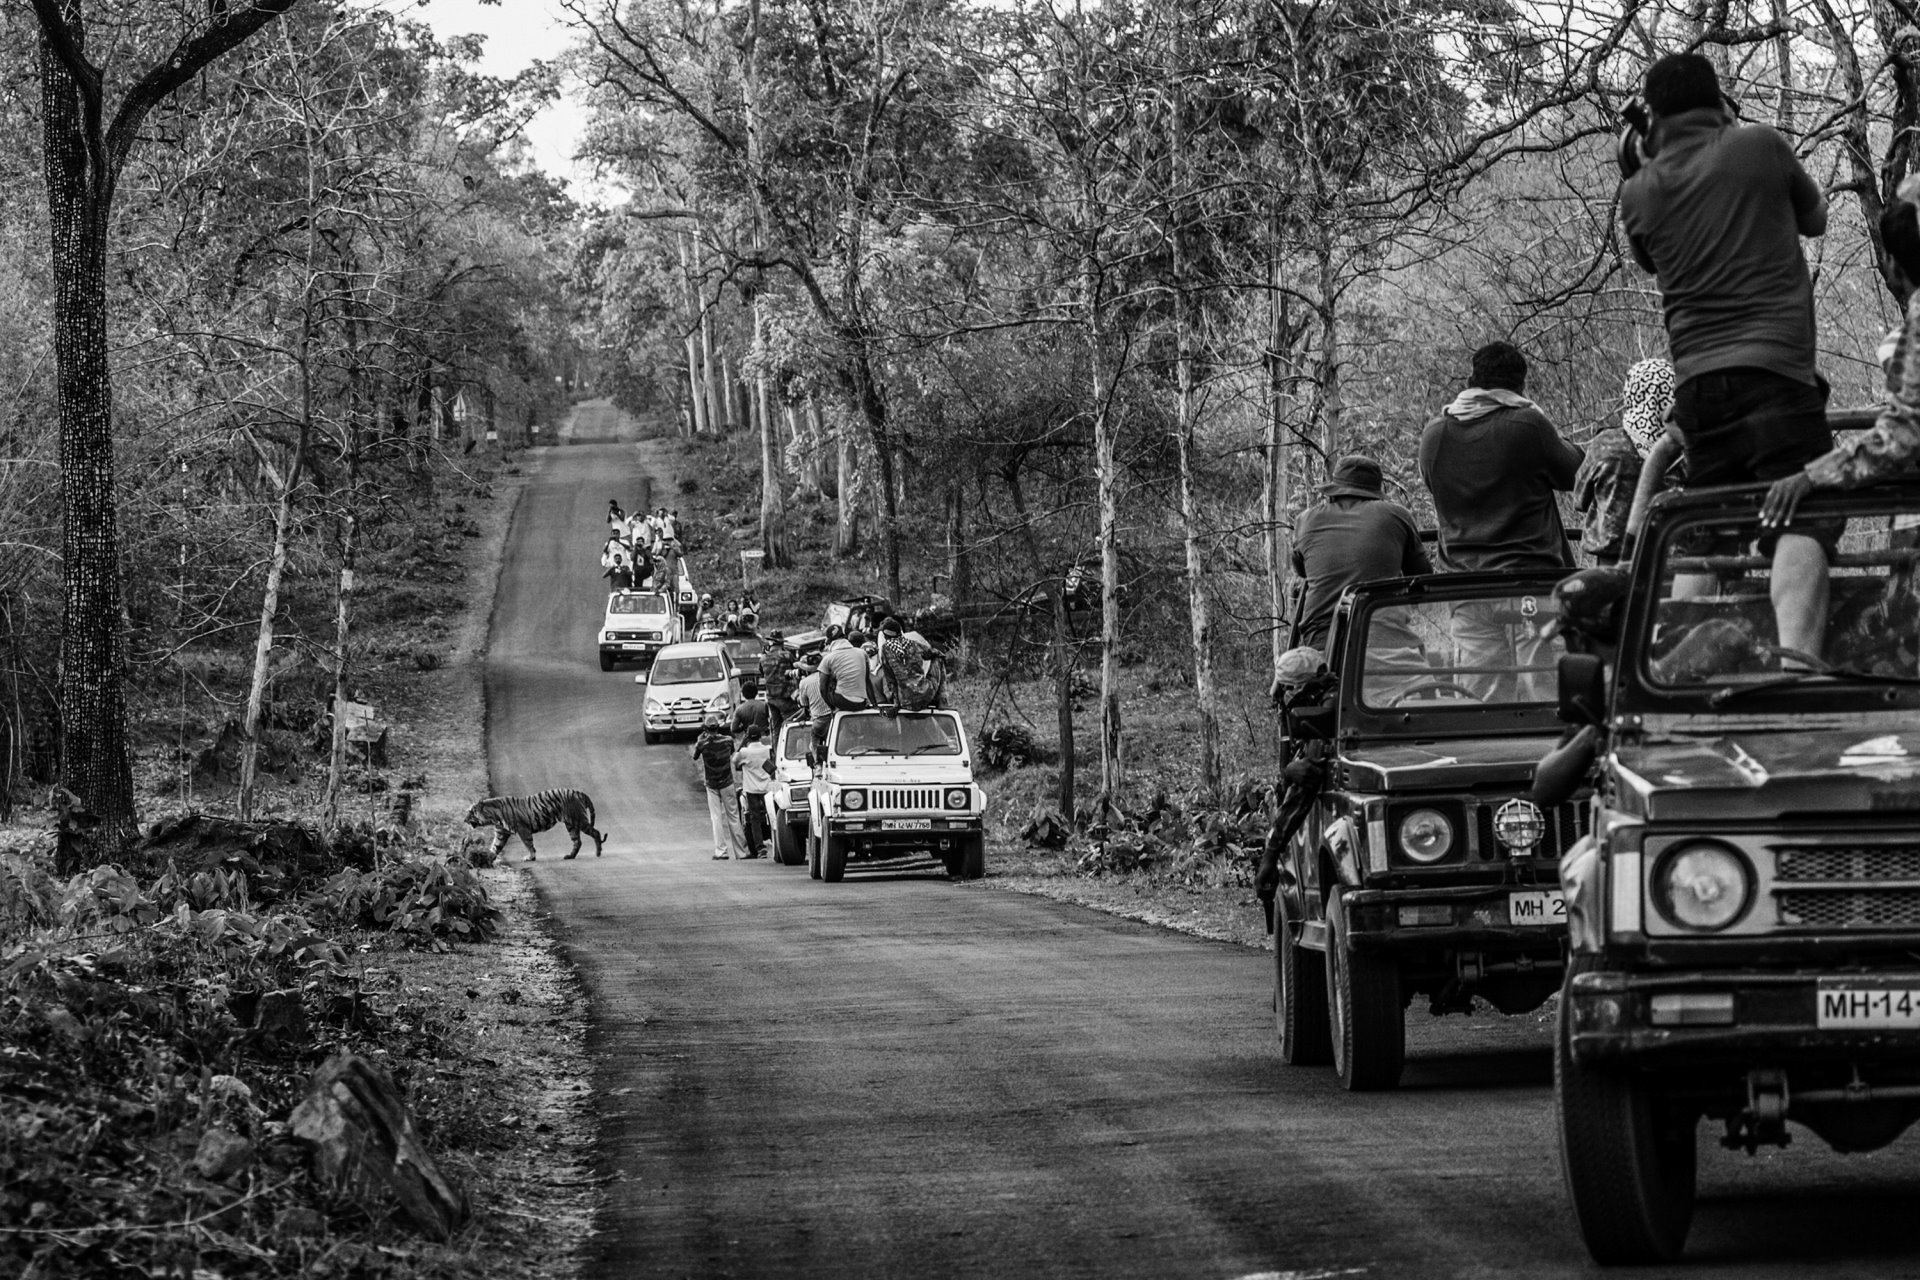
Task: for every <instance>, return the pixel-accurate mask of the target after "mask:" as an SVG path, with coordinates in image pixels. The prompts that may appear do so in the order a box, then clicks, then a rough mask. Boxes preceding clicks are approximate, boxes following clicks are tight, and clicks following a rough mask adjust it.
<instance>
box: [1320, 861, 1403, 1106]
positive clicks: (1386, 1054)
mask: <svg viewBox="0 0 1920 1280" xmlns="http://www.w3.org/2000/svg"><path fill="white" fill-rule="evenodd" d="M1349 934H1350V930H1349V926H1348V923H1347V903H1346V889H1345V887H1344V886H1336V887H1335V888H1334V890H1333V896H1332V897H1330V898H1329V899H1328V900H1327V959H1326V969H1327V1010H1328V1013H1329V1015H1330V1018H1329V1021H1330V1024H1331V1025H1330V1028H1329V1029H1330V1031H1331V1033H1332V1035H1331V1039H1332V1042H1333V1046H1332V1047H1333V1069H1334V1070H1335V1071H1336V1072H1338V1073H1339V1075H1340V1083H1342V1084H1344V1085H1345V1086H1346V1087H1347V1088H1348V1089H1350V1090H1352V1091H1353V1092H1355V1093H1361V1092H1368V1091H1372V1090H1379V1089H1397V1088H1399V1086H1400V1072H1401V1069H1402V1068H1403V1067H1405V1066H1406V1061H1407V1015H1406V1010H1405V1009H1404V1008H1403V1007H1402V1005H1401V1003H1400V970H1399V967H1398V966H1397V965H1395V964H1394V962H1393V959H1392V957H1390V956H1381V955H1368V954H1367V953H1366V952H1364V951H1363V952H1360V953H1358V954H1355V952H1354V951H1353V948H1352V946H1351V945H1350V937H1349Z"/></svg>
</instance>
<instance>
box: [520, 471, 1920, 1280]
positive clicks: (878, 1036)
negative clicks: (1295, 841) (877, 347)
mask: <svg viewBox="0 0 1920 1280" xmlns="http://www.w3.org/2000/svg"><path fill="white" fill-rule="evenodd" d="M644 457H645V454H644V447H642V448H636V447H635V446H633V445H630V444H629V445H620V444H606V445H579V446H573V447H568V448H556V449H550V450H548V451H546V452H545V454H544V455H543V456H542V458H541V461H540V463H539V465H540V471H539V472H538V474H537V475H536V476H535V477H534V479H533V481H532V483H531V484H530V486H529V488H528V490H527V492H526V493H525V495H524V497H523V498H522V501H521V505H520V509H519V512H518V514H517V516H516V518H515V523H514V527H513V532H512V536H511V540H510V543H509V546H508V551H507V559H506V564H505V568H504V571H503V578H502V582H501V590H500V597H499V604H498V608H497V612H496V615H495V618H494V626H493V641H492V652H491V655H490V657H489V660H488V678H487V692H488V702H489V723H488V744H489V745H488V755H489V762H490V765H491V769H492V775H493V779H494V783H495V785H496V787H497V788H499V789H501V790H505V791H511V792H525V791H530V790H534V789H537V788H541V787H548V786H558V785H568V786H580V787H584V788H586V789H588V790H589V791H590V792H591V793H592V794H593V796H594V798H595V799H596V800H597V801H598V803H599V812H600V815H601V819H602V822H601V825H602V827H604V828H606V829H608V830H609V831H610V832H611V833H612V836H613V838H612V840H611V841H610V842H609V844H608V846H607V851H606V856H605V857H604V858H602V859H600V860H598V861H595V860H593V859H592V858H591V856H588V857H585V858H583V859H582V860H580V861H575V862H565V861H560V860H559V859H558V853H559V852H560V850H561V849H562V848H563V847H564V846H563V844H560V843H558V842H556V839H555V835H553V834H549V835H548V836H547V837H545V842H544V846H543V847H544V848H545V849H546V850H548V852H546V853H545V855H544V856H542V858H541V859H540V860H539V861H538V862H537V863H534V864H533V867H532V870H533V874H534V876H535V877H536V880H537V882H538V884H539V887H540V889H541V892H542V893H543V895H544V898H545V901H546V902H547V904H548V905H549V907H550V909H551V911H552V912H553V917H554V921H555V923H556V925H557V927H558V928H559V931H560V933H561V935H562V937H563V938H564V940H565V941H566V942H567V943H568V945H569V947H570V949H571V952H572V955H573V957H574V958H575V959H576V961H577V962H578V964H579V966H580V968H581V971H582V973H583V975H584V978H585V981H586V983H587V986H588V989H589V993H590V995H591V998H592V1002H593V1008H594V1018H595V1021H594V1030H593V1032H592V1035H591V1041H590V1048H591V1050H592V1052H593V1054H594V1057H595V1061H596V1068H595V1069H596V1073H597V1079H596V1091H597V1093H598V1095H599V1097H600V1098H601V1100H602V1102H603V1103H604V1120H603V1126H602V1149H601V1152H600V1156H599V1160H600V1164H601V1166H602V1168H603V1169H604V1170H605V1171H606V1172H608V1173H610V1174H613V1175H615V1177H616V1179H617V1180H616V1181H615V1182H614V1184H613V1185H612V1191H611V1202H610V1204H609V1206H608V1210H607V1213H606V1215H605V1219H604V1221H603V1222H602V1223H601V1224H600V1228H599V1232H598V1234H597V1236H596V1238H595V1243H594V1246H593V1250H592V1253H591V1259H592V1262H591V1266H590V1274H591V1275H593V1276H596V1277H627V1276H654V1275H659V1276H808V1277H841V1276H907V1275H912V1276H924V1277H941V1276H1030V1275H1049V1276H1100V1277H1112V1276H1141V1277H1165V1276H1181V1277H1187V1276H1196V1277H1252V1276H1269V1277H1271V1276H1275V1275H1276V1274H1278V1275H1280V1276H1294V1277H1302V1278H1304V1277H1307V1276H1336V1275H1337V1276H1348V1275H1353V1276H1378V1277H1403V1276H1494V1275H1501V1276H1524V1277H1537V1276H1559V1275H1574V1274H1584V1273H1586V1272H1588V1271H1589V1270H1591V1268H1590V1267H1589V1265H1588V1264H1587V1261H1586V1256H1585V1253H1584V1251H1583V1250H1582V1249H1581V1247H1580V1244H1579V1242H1578V1239H1577V1237H1576V1236H1575V1234H1574V1228H1573V1225H1572V1221H1571V1218H1570V1216H1569V1214H1568V1212H1567V1209H1566V1207H1565V1203H1564V1200H1563V1197H1562V1192H1561V1187H1560V1175H1559V1169H1558V1166H1557V1163H1556V1156H1555V1152H1554V1143H1553V1130H1552V1099H1551V1093H1550V1084H1551V1069H1550V1064H1549V1060H1548V1048H1547V1039H1546V1035H1545V1033H1544V1032H1543V1031H1542V1030H1541V1029H1540V1028H1539V1027H1538V1026H1537V1025H1535V1024H1533V1023H1531V1022H1529V1021H1526V1020H1505V1019H1497V1018H1496V1019H1488V1018H1479V1019H1471V1020H1468V1019H1447V1020H1444V1021H1436V1022H1427V1021H1425V1020H1424V1019H1420V1020H1416V1021H1415V1022H1414V1023H1413V1024H1412V1026H1411V1028H1410V1036H1409V1040H1410V1043H1411V1047H1412V1055H1413V1061H1412V1064H1411V1065H1410V1067H1409V1069H1408V1072H1407V1087H1406V1088H1405V1089H1403V1090H1402V1091H1401V1092H1399V1093H1397V1094H1392V1095H1384V1096H1374V1097H1354V1096H1349V1095H1347V1094H1345V1093H1343V1092H1341V1091H1340V1089H1339V1088H1338V1087H1336V1085H1335V1084H1334V1082H1333V1078H1332V1075H1331V1073H1330V1072H1326V1071H1322V1070H1304V1071H1294V1070H1290V1069H1287V1068H1284V1067H1282V1066H1281V1065H1280V1064H1279V1063H1278V1061H1277V1060H1276V1058H1275V1055H1274V1052H1273V1044H1272V1033H1271V1014H1270V1012H1269V1009H1268V1004H1267V998H1268V987H1269V984H1270V980H1271V979H1270V976H1269V974H1270V969H1269V960H1268V957H1267V956H1265V955H1263V954H1260V953H1255V952H1251V951H1248V950H1245V949H1242V948H1236V947H1230V946H1226V945H1221V944H1215V943H1209V942H1203V941H1197V940H1194V939H1191V938H1187V937H1184V936H1180V935H1176V934H1172V933H1167V932H1163V931H1160V930H1156V929H1152V928H1148V927H1145V926H1141V925H1135V924H1131V923H1127V922H1124V921H1120V920H1117V919H1114V918H1112V917H1108V916H1104V915H1101V914H1098V913H1096V912H1091V911H1083V910H1080V909H1077V908H1070V907H1065V906H1061V905H1057V904H1053V903H1049V902H1045V901H1042V900H1038V899H1033V898H1027V897H1023V896H1020V895H1016V894H1010V893H1003V892H999V891H997V890H995V889H993V888H991V887H989V886H988V885H984V884H978V883H976V884H970V885H961V884H952V883H948V882H946V881H944V880H942V879H938V878H933V877H927V876H899V877H895V878H892V879H884V880H873V879H860V878H857V877H850V878H849V879H848V880H847V881H846V882H844V883H841V884H834V885H829V884H824V883H821V882H818V881H813V880H809V879H808V878H807V873H806V870H805V868H802V867H793V868H788V867H780V866H776V865H772V864H770V863H768V862H764V861H754V862H744V863H717V862H713V861H711V860H710V858H709V840H708V834H707V830H706V819H705V809H704V802H703V800H702V797H701V794H700V793H699V791H698V790H696V783H695V780H694V777H693V773H692V769H691V765H690V762H689V761H688V760H687V758H686V747H685V745H684V744H678V745H676V744H663V745H658V746H653V747H647V746H643V745H642V743H641V741H640V729H639V721H638V718H637V710H638V707H637V703H638V694H639V690H638V688H637V687H636V686H635V685H634V684H633V683H632V676H631V675H630V674H625V673H621V674H606V675H603V674H601V673H600V672H599V670H598V669H597V664H596V662H595V652H594V647H593V630H594V627H595V625H596V620H597V618H598V609H599V601H598V589H599V586H600V582H599V579H597V578H596V576H595V574H596V572H597V568H596V566H595V563H594V554H593V553H594V549H595V547H596V546H597V544H598V542H599V539H600V521H601V517H602V513H603V512H604V510H605V508H606V502H607V498H608V497H609V496H619V497H621V498H622V499H623V502H626V501H630V500H631V495H632V494H633V492H634V491H635V487H636V484H637V483H638V480H639V478H640V476H641V475H642V472H643V459H644ZM561 839H562V840H564V837H561ZM989 856H990V859H991V855H989ZM989 865H990V866H991V861H990V864H989ZM1917 1151H1920V1139H1917V1138H1915V1137H1912V1136H1910V1137H1909V1138H1908V1139H1907V1140H1906V1141H1905V1142H1904V1143H1902V1144H1899V1145H1897V1146H1896V1147H1895V1148H1893V1149H1892V1150H1891V1151H1889V1152H1882V1153H1879V1154H1877V1155H1873V1156H1866V1157H1853V1158H1849V1159H1845V1160H1842V1159H1840V1158H1838V1157H1835V1156H1832V1155H1830V1154H1829V1153H1827V1152H1826V1151H1825V1149H1824V1147H1823V1146H1822V1145H1821V1144H1820V1143H1819V1142H1818V1140H1817V1139H1814V1138H1813V1137H1811V1136H1810V1135H1807V1134H1805V1133H1800V1134H1798V1135H1797V1137H1796V1140H1795V1143H1794V1146H1793V1147H1792V1148H1791V1149H1790V1150H1788V1151H1786V1152H1775V1153H1770V1154H1766V1155H1762V1156H1761V1157H1759V1158H1758V1159H1750V1158H1748V1157H1746V1156H1744V1155H1732V1154H1728V1153H1724V1152H1721V1151H1719V1150H1717V1149H1712V1148H1710V1146H1709V1145H1707V1144H1705V1143H1703V1147H1702V1160H1701V1163H1702V1189H1703V1204H1702V1207H1701V1210H1700V1214H1699V1217H1698V1220H1697V1223H1696V1226H1695V1229H1694V1235H1693V1239H1692V1242H1691V1250H1690V1252H1691V1254H1692V1256H1693V1257H1694V1258H1695V1259H1696V1262H1695V1265H1694V1266H1693V1267H1692V1268H1690V1269H1688V1270H1686V1271H1685V1272H1684V1274H1690V1275H1699V1274H1726V1275H1740V1276H1750V1275H1777V1276H1806V1275H1814V1274H1818V1275H1829V1276H1888V1275H1920V1244H1917V1242H1916V1239H1915V1235H1914V1232H1913V1230H1912V1225H1911V1224H1912V1222H1913V1221H1914V1218H1913V1204H1914V1191H1915V1189H1916V1188H1917V1187H1920V1158H1917V1157H1916V1152H1917ZM1648 1274H1661V1273H1657V1272H1656V1273H1648ZM1674 1274H1681V1273H1674Z"/></svg>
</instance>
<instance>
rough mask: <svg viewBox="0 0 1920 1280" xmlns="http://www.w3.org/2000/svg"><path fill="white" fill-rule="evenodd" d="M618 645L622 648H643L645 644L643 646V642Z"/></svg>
mask: <svg viewBox="0 0 1920 1280" xmlns="http://www.w3.org/2000/svg"><path fill="white" fill-rule="evenodd" d="M620 647H621V648H622V649H644V648H646V647H647V646H645V645H644V644H623V645H621V646H620Z"/></svg>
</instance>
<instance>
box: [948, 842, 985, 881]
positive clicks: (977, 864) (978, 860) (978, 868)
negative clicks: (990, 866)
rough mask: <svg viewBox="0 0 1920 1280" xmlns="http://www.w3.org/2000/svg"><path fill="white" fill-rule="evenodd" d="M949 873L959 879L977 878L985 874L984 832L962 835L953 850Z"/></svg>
mask: <svg viewBox="0 0 1920 1280" xmlns="http://www.w3.org/2000/svg"><path fill="white" fill-rule="evenodd" d="M951 874H952V875H953V876H954V877H955V878H956V879H960V880H978V879H979V878H980V877H981V876H984V875H986V874H987V836H986V833H985V832H979V833H977V834H975V835H970V836H962V837H961V838H960V844H959V847H958V848H956V849H955V850H954V858H953V869H952V871H951Z"/></svg>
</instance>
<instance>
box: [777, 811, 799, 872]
mask: <svg viewBox="0 0 1920 1280" xmlns="http://www.w3.org/2000/svg"><path fill="white" fill-rule="evenodd" d="M797 825H798V824H797V823H792V822H778V823H775V824H774V829H773V856H774V858H775V860H776V861H778V862H779V863H780V865H781V866H783V867H797V866H799V865H800V864H801V863H802V862H805V861H806V859H807V854H806V850H804V849H802V848H801V847H800V833H799V832H798V831H796V830H795V829H794V828H795V827H796V826H797Z"/></svg>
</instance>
